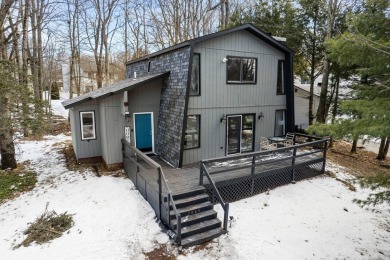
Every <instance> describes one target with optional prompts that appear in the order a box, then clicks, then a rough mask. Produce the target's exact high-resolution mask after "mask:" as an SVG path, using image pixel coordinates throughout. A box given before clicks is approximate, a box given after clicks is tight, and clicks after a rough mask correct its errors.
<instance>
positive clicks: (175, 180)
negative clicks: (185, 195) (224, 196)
mask: <svg viewBox="0 0 390 260" xmlns="http://www.w3.org/2000/svg"><path fill="white" fill-rule="evenodd" d="M274 156H275V155H274ZM276 156H277V157H279V159H282V158H283V157H285V158H286V159H285V160H282V161H278V162H277V163H272V162H271V161H270V163H269V164H264V165H259V166H257V167H256V168H255V172H254V174H261V173H262V172H267V171H270V170H276V169H280V168H284V167H287V166H290V165H291V158H287V157H289V156H290V155H289V154H287V153H281V154H279V155H276ZM150 158H151V159H153V160H154V161H155V162H156V163H158V164H159V165H160V166H161V167H162V170H163V173H164V175H165V178H166V181H167V184H168V185H169V188H170V189H171V191H172V192H173V193H178V192H180V191H181V190H186V189H191V188H194V187H196V186H198V185H199V176H200V170H199V166H197V165H195V164H193V165H189V166H185V167H183V168H181V169H175V168H173V167H172V166H170V165H169V164H167V163H166V162H165V161H163V160H161V159H160V158H159V157H158V156H151V157H150ZM265 159H266V158H265ZM306 160H307V158H297V159H296V163H302V162H305V161H306ZM250 164H251V158H246V159H241V160H239V161H237V160H236V161H233V160H232V161H227V162H225V163H223V164H218V163H216V164H213V165H210V166H209V170H210V174H211V176H212V178H213V180H214V182H220V181H226V180H231V179H236V178H240V177H243V176H249V175H251V174H252V172H251V168H244V169H237V170H229V171H226V172H222V173H217V174H213V172H216V171H225V170H228V169H229V168H232V167H235V166H238V165H241V166H242V165H248V166H249V165H250ZM147 167H148V166H147V165H146V164H145V168H147ZM156 174H157V173H156V172H155V171H151V172H149V171H141V172H140V175H141V176H142V177H143V178H144V179H145V180H146V181H147V182H148V183H149V184H151V185H152V186H153V188H155V189H156V190H157V189H158V182H157V176H156ZM203 183H204V184H208V180H207V179H206V178H204V180H203Z"/></svg>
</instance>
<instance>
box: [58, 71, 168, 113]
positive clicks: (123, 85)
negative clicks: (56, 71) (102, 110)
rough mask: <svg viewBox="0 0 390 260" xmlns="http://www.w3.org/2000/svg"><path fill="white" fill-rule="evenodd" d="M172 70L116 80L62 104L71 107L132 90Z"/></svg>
mask: <svg viewBox="0 0 390 260" xmlns="http://www.w3.org/2000/svg"><path fill="white" fill-rule="evenodd" d="M169 73H170V72H164V73H158V74H150V75H146V76H143V77H138V78H136V79H134V78H131V79H125V80H121V81H118V82H115V83H113V84H111V85H108V86H107V87H103V88H100V89H96V90H93V91H91V92H88V93H86V94H84V95H81V96H78V97H75V98H72V99H68V100H65V101H63V102H62V103H61V104H62V105H63V106H64V107H65V108H66V109H68V108H71V107H74V106H76V105H79V104H82V103H84V102H87V101H90V100H93V99H101V98H104V97H107V96H112V95H114V94H116V93H119V92H124V91H127V90H131V89H134V88H137V87H139V86H142V85H144V84H146V83H148V82H151V81H154V80H156V79H158V78H163V77H165V76H168V75H169Z"/></svg>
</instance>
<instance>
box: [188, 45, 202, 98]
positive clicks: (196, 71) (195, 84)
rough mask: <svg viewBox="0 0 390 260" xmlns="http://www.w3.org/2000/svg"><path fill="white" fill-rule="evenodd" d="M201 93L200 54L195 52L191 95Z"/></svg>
mask: <svg viewBox="0 0 390 260" xmlns="http://www.w3.org/2000/svg"><path fill="white" fill-rule="evenodd" d="M199 95H200V54H199V53H194V56H193V58H192V70H191V86H190V96H199Z"/></svg>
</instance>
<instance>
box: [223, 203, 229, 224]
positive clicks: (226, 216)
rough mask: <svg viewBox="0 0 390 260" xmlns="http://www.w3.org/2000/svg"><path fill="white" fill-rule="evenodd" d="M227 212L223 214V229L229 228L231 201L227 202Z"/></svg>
mask: <svg viewBox="0 0 390 260" xmlns="http://www.w3.org/2000/svg"><path fill="white" fill-rule="evenodd" d="M224 210H225V214H224V216H223V230H227V224H228V218H229V203H226V204H225V208H224Z"/></svg>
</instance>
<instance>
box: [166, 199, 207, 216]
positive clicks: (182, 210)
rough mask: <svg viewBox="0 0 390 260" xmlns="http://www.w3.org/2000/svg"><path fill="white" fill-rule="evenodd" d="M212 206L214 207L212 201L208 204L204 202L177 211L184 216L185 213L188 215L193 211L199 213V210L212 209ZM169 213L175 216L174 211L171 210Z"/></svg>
mask: <svg viewBox="0 0 390 260" xmlns="http://www.w3.org/2000/svg"><path fill="white" fill-rule="evenodd" d="M210 206H211V207H213V204H211V202H210V201H206V202H202V203H198V204H195V205H190V206H187V207H184V208H180V209H177V211H178V213H179V214H183V213H188V212H191V211H197V210H200V209H203V208H205V207H210ZM169 213H170V214H171V216H173V215H175V211H174V210H171V211H170V212H169Z"/></svg>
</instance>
